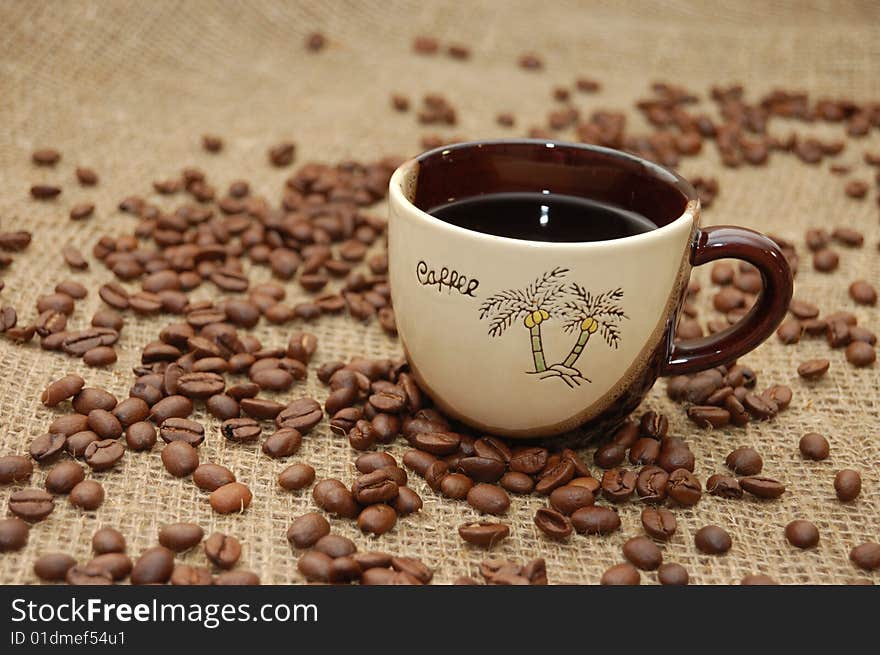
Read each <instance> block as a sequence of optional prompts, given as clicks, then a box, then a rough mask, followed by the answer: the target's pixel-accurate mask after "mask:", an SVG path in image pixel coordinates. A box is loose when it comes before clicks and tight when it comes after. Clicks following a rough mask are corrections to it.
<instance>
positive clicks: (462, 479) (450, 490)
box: [440, 473, 474, 500]
mask: <svg viewBox="0 0 880 655" xmlns="http://www.w3.org/2000/svg"><path fill="white" fill-rule="evenodd" d="M473 486H474V482H473V480H472V479H471V478H469V477H467V476H466V475H462V474H461V473H450V474H449V475H446V476H443V479H442V480H441V481H440V491H441V492H442V493H443V495H444V496H446V497H447V498H451V499H453V500H464V499H465V498H467V495H468V493H469V492H470V490H471V488H472V487H473Z"/></svg>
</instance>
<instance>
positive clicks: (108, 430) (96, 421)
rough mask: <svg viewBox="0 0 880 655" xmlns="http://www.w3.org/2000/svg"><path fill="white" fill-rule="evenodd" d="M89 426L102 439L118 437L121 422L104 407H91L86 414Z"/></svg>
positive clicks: (120, 433)
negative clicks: (87, 414)
mask: <svg viewBox="0 0 880 655" xmlns="http://www.w3.org/2000/svg"><path fill="white" fill-rule="evenodd" d="M88 424H89V428H90V429H91V430H92V431H93V432H94V433H95V434H97V435H98V436H99V437H101V438H103V439H118V438H119V437H121V436H122V424H121V423H120V422H119V419H118V418H116V417H115V416H114V415H113V414H111V413H110V412H108V411H107V410H106V409H93V410H91V411H90V412H89V416H88Z"/></svg>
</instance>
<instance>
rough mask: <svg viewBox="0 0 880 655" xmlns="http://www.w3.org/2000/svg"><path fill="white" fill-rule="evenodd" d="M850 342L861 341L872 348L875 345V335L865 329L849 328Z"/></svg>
mask: <svg viewBox="0 0 880 655" xmlns="http://www.w3.org/2000/svg"><path fill="white" fill-rule="evenodd" d="M849 336H850V341H862V342H864V343H867V344H870V345H872V346H874V345H876V344H877V335H876V334H874V333H873V332H871V331H870V330H868V329H867V328H863V327H860V326H858V325H854V326H853V327H851V328H849Z"/></svg>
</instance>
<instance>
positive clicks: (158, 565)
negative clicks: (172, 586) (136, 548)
mask: <svg viewBox="0 0 880 655" xmlns="http://www.w3.org/2000/svg"><path fill="white" fill-rule="evenodd" d="M173 570H174V553H172V552H171V551H170V550H168V549H167V548H165V547H163V546H155V547H153V548H148V549H147V550H145V551H144V552H143V553H142V554H141V556H140V557H139V558H138V559H137V561H136V562H135V564H134V568H132V570H131V583H132V584H137V585H141V584H164V583H165V582H168V580H169V578H170V577H171V572H172V571H173Z"/></svg>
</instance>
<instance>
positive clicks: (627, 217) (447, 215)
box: [429, 192, 657, 242]
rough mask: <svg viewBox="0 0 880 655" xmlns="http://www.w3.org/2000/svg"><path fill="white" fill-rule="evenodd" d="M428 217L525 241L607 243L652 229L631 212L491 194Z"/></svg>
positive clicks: (572, 200)
mask: <svg viewBox="0 0 880 655" xmlns="http://www.w3.org/2000/svg"><path fill="white" fill-rule="evenodd" d="M429 213H430V214H431V215H432V216H435V217H436V218H439V219H440V220H441V221H444V222H446V223H450V224H452V225H457V226H459V227H463V228H466V229H468V230H473V231H475V232H483V233H484V234H494V235H496V236H501V237H508V238H510V239H524V240H528V241H556V242H585V241H608V240H611V239H621V238H623V237H628V236H633V235H635V234H642V233H643V232H648V231H650V230H655V229H657V226H656V225H655V224H654V223H652V222H651V221H650V220H648V219H647V218H645V217H644V216H642V215H641V214H638V213H636V212H632V211H629V210H626V209H622V208H620V207H616V206H614V205H609V204H605V203H601V202H598V201H596V200H590V199H588V198H578V197H576V196H569V195H562V194H554V193H537V192H523V193H520V192H517V193H492V194H486V195H482V196H475V197H472V198H464V199H462V200H456V201H454V202H450V203H447V204H445V205H440V206H439V207H435V208H433V209H431V210H430V211H429Z"/></svg>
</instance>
